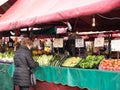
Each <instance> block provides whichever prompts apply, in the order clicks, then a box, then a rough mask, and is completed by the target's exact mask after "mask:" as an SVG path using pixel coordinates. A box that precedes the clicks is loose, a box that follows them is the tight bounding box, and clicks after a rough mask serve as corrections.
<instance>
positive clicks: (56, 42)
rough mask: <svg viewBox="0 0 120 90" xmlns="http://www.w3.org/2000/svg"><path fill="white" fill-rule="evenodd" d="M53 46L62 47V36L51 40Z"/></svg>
mask: <svg viewBox="0 0 120 90" xmlns="http://www.w3.org/2000/svg"><path fill="white" fill-rule="evenodd" d="M53 47H55V48H62V47H63V38H55V39H54V41H53Z"/></svg>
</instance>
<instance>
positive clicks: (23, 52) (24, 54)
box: [13, 38, 39, 90]
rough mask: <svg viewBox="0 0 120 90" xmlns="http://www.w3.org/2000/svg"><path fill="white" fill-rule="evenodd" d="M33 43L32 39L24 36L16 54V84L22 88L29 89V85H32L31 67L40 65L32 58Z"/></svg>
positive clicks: (23, 89)
mask: <svg viewBox="0 0 120 90" xmlns="http://www.w3.org/2000/svg"><path fill="white" fill-rule="evenodd" d="M32 45H33V42H32V41H31V40H30V39H27V38H24V39H23V40H22V41H21V45H20V47H19V49H18V50H17V51H16V53H15V56H14V63H15V71H14V76H13V79H14V85H18V86H19V88H20V90H29V86H30V85H31V84H30V69H32V68H35V67H37V66H38V65H39V64H38V63H37V62H35V61H34V60H33V58H32V53H31V50H30V49H31V48H32Z"/></svg>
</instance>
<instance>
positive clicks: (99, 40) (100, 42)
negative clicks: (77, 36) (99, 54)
mask: <svg viewBox="0 0 120 90" xmlns="http://www.w3.org/2000/svg"><path fill="white" fill-rule="evenodd" d="M94 47H104V38H102V37H99V38H95V40H94Z"/></svg>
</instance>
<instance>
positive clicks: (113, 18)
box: [97, 14, 120, 20]
mask: <svg viewBox="0 0 120 90" xmlns="http://www.w3.org/2000/svg"><path fill="white" fill-rule="evenodd" d="M97 15H98V16H100V17H102V18H105V19H109V20H115V19H120V17H112V18H110V17H105V16H103V15H101V14H97Z"/></svg>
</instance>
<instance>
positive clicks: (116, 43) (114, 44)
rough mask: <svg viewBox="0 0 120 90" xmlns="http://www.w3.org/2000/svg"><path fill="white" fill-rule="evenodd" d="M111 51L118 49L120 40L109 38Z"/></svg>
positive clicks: (119, 49) (119, 48)
mask: <svg viewBox="0 0 120 90" xmlns="http://www.w3.org/2000/svg"><path fill="white" fill-rule="evenodd" d="M111 51H120V40H111Z"/></svg>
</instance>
